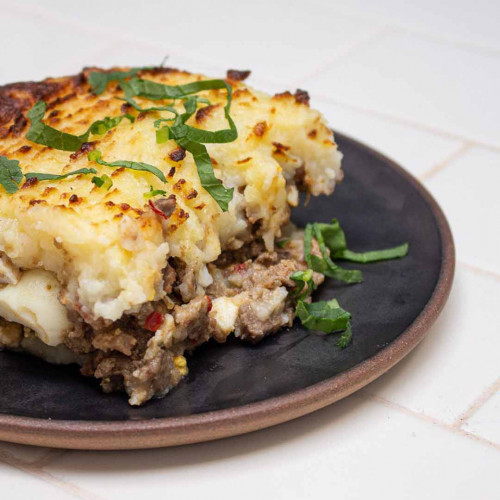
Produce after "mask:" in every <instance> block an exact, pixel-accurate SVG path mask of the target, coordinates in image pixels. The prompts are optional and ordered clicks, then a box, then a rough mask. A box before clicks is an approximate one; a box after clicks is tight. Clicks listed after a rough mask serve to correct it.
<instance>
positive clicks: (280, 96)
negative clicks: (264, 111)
mask: <svg viewBox="0 0 500 500" xmlns="http://www.w3.org/2000/svg"><path fill="white" fill-rule="evenodd" d="M288 97H292V93H291V92H290V91H289V90H286V91H285V92H279V93H277V94H274V95H273V99H287V98H288Z"/></svg>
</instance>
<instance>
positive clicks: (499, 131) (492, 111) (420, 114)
mask: <svg viewBox="0 0 500 500" xmlns="http://www.w3.org/2000/svg"><path fill="white" fill-rule="evenodd" d="M304 85H307V87H309V88H310V89H311V90H313V91H317V92H320V93H322V94H324V95H326V96H333V97H335V98H337V99H339V100H340V101H341V102H347V103H350V104H353V105H356V106H361V107H363V108H365V109H372V110H376V111H378V112H381V113H384V114H386V115H392V116H395V117H397V118H398V119H401V120H407V121H409V122H415V123H419V124H422V125H426V126H428V127H433V128H437V129H440V130H444V131H448V132H451V133H454V134H458V135H460V136H463V137H468V138H471V139H474V140H477V141H480V142H488V143H492V144H496V145H499V144H500V121H499V120H498V116H499V112H500V100H499V99H498V88H500V64H499V59H498V56H493V55H490V54H485V53H481V52H477V51H474V50H471V49H468V48H463V47H457V46H454V45H451V44H450V45H447V44H445V43H439V42H437V41H435V40H432V39H427V38H425V37H421V36H418V35H414V34H410V33H405V32H402V31H400V30H395V31H393V32H390V33H386V34H384V35H383V36H381V37H380V38H377V39H376V40H373V41H372V42H371V43H370V44H366V45H365V46H363V47H360V48H359V49H358V50H356V51H355V53H352V54H350V55H349V57H344V58H342V59H340V60H338V61H337V62H336V63H335V64H333V65H332V66H331V68H330V69H329V70H327V71H325V72H322V73H321V75H319V76H318V77H316V78H313V79H310V80H309V81H307V80H306V82H304Z"/></svg>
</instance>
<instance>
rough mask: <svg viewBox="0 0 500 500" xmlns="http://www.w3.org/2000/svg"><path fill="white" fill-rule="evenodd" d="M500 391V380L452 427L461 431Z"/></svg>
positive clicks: (477, 399) (474, 402) (475, 401)
mask: <svg viewBox="0 0 500 500" xmlns="http://www.w3.org/2000/svg"><path fill="white" fill-rule="evenodd" d="M499 390H500V378H499V379H497V380H496V381H495V382H494V383H493V384H492V385H490V386H489V387H488V388H487V389H486V390H485V391H484V392H483V393H482V394H481V395H480V396H479V397H478V398H476V399H475V400H474V401H473V402H472V404H471V405H470V406H469V408H467V410H465V411H464V412H463V413H462V414H461V415H460V416H459V417H458V418H457V420H456V421H455V422H454V424H453V425H452V427H454V428H455V429H461V428H462V426H463V425H464V424H465V423H466V422H467V420H469V419H470V418H471V417H473V416H474V415H475V413H476V412H477V411H478V410H480V409H481V408H482V407H483V406H484V405H485V404H486V403H487V402H488V401H489V399H490V398H492V397H493V396H494V395H495V394H496V393H497V392H498V391H499Z"/></svg>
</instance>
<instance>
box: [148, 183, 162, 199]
mask: <svg viewBox="0 0 500 500" xmlns="http://www.w3.org/2000/svg"><path fill="white" fill-rule="evenodd" d="M166 194H167V192H166V191H164V190H163V189H153V186H149V192H147V193H144V198H146V199H149V198H153V197H154V196H159V195H162V196H165V195H166Z"/></svg>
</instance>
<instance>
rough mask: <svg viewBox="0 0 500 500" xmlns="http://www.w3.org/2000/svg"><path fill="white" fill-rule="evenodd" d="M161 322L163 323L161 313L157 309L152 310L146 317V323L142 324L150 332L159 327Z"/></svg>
mask: <svg viewBox="0 0 500 500" xmlns="http://www.w3.org/2000/svg"><path fill="white" fill-rule="evenodd" d="M162 323H163V316H162V314H161V313H159V312H157V311H153V312H152V313H151V314H150V315H149V316H148V317H147V318H146V323H145V324H144V328H146V330H149V331H150V332H156V330H158V328H160V326H161V324H162Z"/></svg>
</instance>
